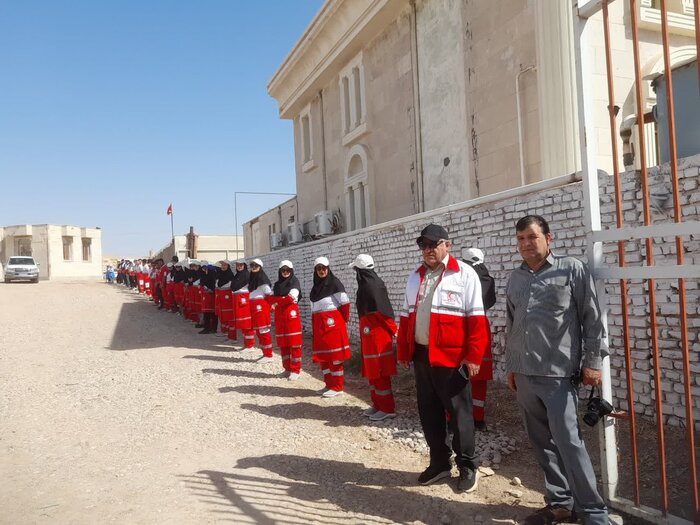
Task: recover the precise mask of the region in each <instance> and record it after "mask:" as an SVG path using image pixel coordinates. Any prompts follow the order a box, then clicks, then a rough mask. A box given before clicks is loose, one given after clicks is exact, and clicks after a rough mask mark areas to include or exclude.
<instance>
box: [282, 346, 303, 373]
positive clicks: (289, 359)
mask: <svg viewBox="0 0 700 525" xmlns="http://www.w3.org/2000/svg"><path fill="white" fill-rule="evenodd" d="M280 354H282V366H283V367H284V369H285V370H286V371H287V372H293V373H295V374H298V373H299V372H301V346H280Z"/></svg>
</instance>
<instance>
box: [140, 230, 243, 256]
mask: <svg viewBox="0 0 700 525" xmlns="http://www.w3.org/2000/svg"><path fill="white" fill-rule="evenodd" d="M244 246H245V243H244V240H243V236H242V235H200V234H198V233H195V232H194V228H190V231H189V233H187V234H186V235H176V236H175V238H174V239H173V240H172V241H171V242H169V243H168V244H167V245H166V246H164V247H163V248H161V249H160V250H158V251H157V252H154V253H151V256H150V259H158V258H162V259H163V260H164V261H165V262H168V261H170V260H171V259H172V257H173V255H177V257H178V259H179V260H180V261H183V260H185V259H187V258H191V259H198V260H202V261H208V262H210V263H214V262H216V261H220V260H230V261H232V260H236V259H238V258H242V257H243V254H244Z"/></svg>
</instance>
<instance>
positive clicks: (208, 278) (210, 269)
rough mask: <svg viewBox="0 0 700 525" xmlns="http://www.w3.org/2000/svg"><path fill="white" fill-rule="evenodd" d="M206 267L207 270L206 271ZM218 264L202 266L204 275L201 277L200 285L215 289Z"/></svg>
mask: <svg viewBox="0 0 700 525" xmlns="http://www.w3.org/2000/svg"><path fill="white" fill-rule="evenodd" d="M204 268H206V271H204ZM216 270H217V268H216V266H213V265H211V264H209V265H207V266H206V267H205V266H202V276H201V277H200V279H199V285H200V286H204V287H205V288H208V289H209V290H212V291H213V290H214V289H215V288H216Z"/></svg>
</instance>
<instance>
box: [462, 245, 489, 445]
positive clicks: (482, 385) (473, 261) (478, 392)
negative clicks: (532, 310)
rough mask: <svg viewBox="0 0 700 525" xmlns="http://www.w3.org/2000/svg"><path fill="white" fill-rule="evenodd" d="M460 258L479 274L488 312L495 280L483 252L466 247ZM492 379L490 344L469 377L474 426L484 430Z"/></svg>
mask: <svg viewBox="0 0 700 525" xmlns="http://www.w3.org/2000/svg"><path fill="white" fill-rule="evenodd" d="M462 260H463V261H464V262H465V263H467V264H468V265H469V266H471V267H472V269H473V270H474V271H475V272H476V274H477V275H478V276H479V281H480V282H481V299H482V301H483V303H484V311H486V312H488V311H489V309H490V308H492V307H493V305H494V304H496V281H495V280H494V278H493V277H491V275H490V274H489V270H488V268H486V265H485V264H484V252H483V251H481V250H480V249H479V248H467V249H466V250H464V251H463V252H462ZM491 380H493V354H492V353H491V344H489V345H488V346H487V347H486V353H485V354H484V358H483V359H482V360H481V368H479V373H478V374H477V375H475V376H474V377H472V378H470V380H469V381H470V383H471V385H472V406H473V409H474V428H475V429H476V430H481V431H482V432H486V430H487V428H486V392H487V390H488V382H489V381H491Z"/></svg>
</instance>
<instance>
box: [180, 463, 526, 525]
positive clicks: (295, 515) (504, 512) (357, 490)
mask: <svg viewBox="0 0 700 525" xmlns="http://www.w3.org/2000/svg"><path fill="white" fill-rule="evenodd" d="M270 474H274V477H273V476H270ZM278 478H282V479H278ZM182 479H183V480H184V482H185V483H186V485H187V486H188V488H189V489H190V490H192V491H193V492H194V493H195V494H196V495H197V496H199V497H200V498H201V499H202V500H203V501H204V502H205V503H207V504H209V505H211V506H212V509H211V511H212V512H215V513H217V514H220V513H225V514H229V515H230V517H231V518H232V519H233V520H234V521H239V522H253V523H258V524H273V523H274V524H297V523H309V522H314V523H338V524H350V523H412V522H414V521H416V520H420V521H423V522H425V523H440V522H441V521H442V522H449V523H466V522H469V523H471V522H472V519H473V518H474V517H475V516H477V515H479V514H481V515H482V516H483V517H489V518H491V519H493V520H513V519H518V518H521V517H522V515H523V514H524V513H526V512H527V509H522V508H516V507H513V506H511V505H509V504H506V503H497V504H484V503H474V502H469V499H470V497H471V496H470V495H467V494H465V495H457V496H456V497H455V498H454V499H453V498H450V499H447V498H443V497H439V496H432V495H425V494H420V493H417V492H415V491H414V490H411V489H410V487H413V486H415V473H413V472H405V471H399V470H390V469H383V468H370V467H367V466H365V465H364V464H362V463H354V462H343V461H334V460H323V459H317V458H307V457H302V456H293V455H284V454H275V455H267V456H261V457H248V458H244V459H241V460H240V461H238V464H237V465H236V468H235V469H233V470H232V471H231V472H218V471H210V470H202V471H200V472H197V473H196V474H194V475H190V476H183V477H182ZM453 482H454V480H452V481H450V482H449V483H450V484H452V483H453ZM445 518H447V519H448V521H444V520H445Z"/></svg>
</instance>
